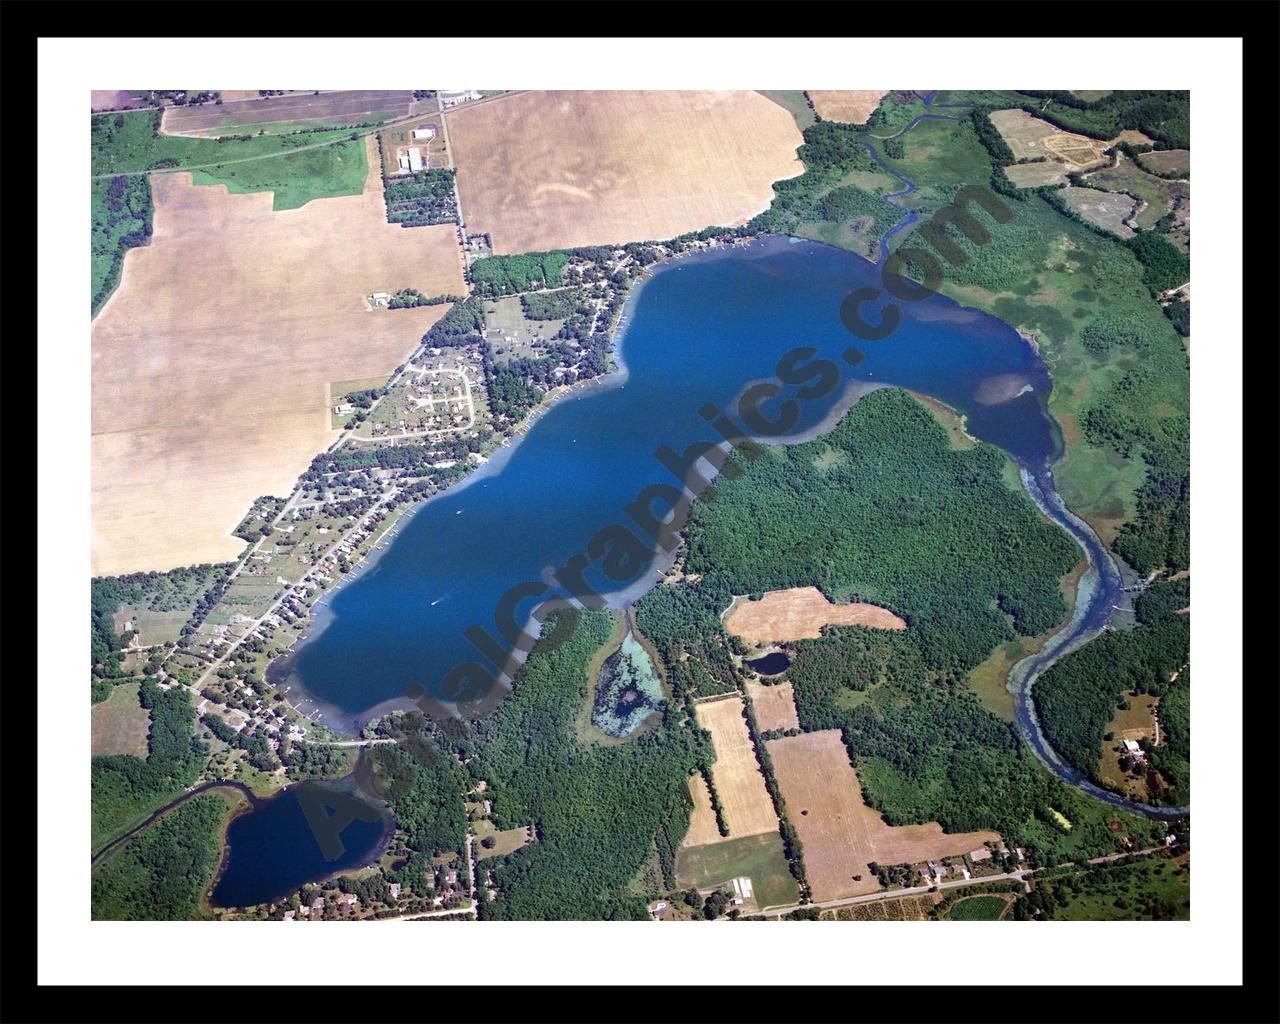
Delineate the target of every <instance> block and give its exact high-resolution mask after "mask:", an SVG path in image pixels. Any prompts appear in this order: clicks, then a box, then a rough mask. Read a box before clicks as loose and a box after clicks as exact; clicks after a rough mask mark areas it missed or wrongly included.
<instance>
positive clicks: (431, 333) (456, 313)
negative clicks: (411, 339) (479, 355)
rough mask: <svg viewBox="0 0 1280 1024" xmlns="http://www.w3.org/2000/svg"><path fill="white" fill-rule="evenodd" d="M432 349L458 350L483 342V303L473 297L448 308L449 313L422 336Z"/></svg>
mask: <svg viewBox="0 0 1280 1024" xmlns="http://www.w3.org/2000/svg"><path fill="white" fill-rule="evenodd" d="M422 341H423V343H424V344H425V345H428V346H430V347H432V348H460V347H461V346H463V345H479V344H481V343H482V342H483V341H484V303H483V302H481V301H480V300H479V299H478V298H476V297H475V296H474V295H473V296H471V297H469V298H467V299H466V300H464V301H462V302H459V303H457V304H456V305H454V306H450V307H449V312H447V313H446V314H445V315H444V316H442V317H441V318H440V319H439V320H437V321H436V322H435V323H434V324H432V325H431V329H430V330H428V331H427V333H426V334H424V335H423V336H422Z"/></svg>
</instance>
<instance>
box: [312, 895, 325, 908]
mask: <svg viewBox="0 0 1280 1024" xmlns="http://www.w3.org/2000/svg"><path fill="white" fill-rule="evenodd" d="M311 909H312V910H324V897H323V896H317V897H316V898H315V899H313V900H312V901H311Z"/></svg>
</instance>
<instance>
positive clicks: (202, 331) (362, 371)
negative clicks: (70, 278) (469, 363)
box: [92, 138, 465, 576]
mask: <svg viewBox="0 0 1280 1024" xmlns="http://www.w3.org/2000/svg"><path fill="white" fill-rule="evenodd" d="M365 146H366V154H367V156H368V157H369V163H368V167H369V171H368V174H367V176H366V180H365V186H364V190H363V192H362V193H360V194H358V195H353V196H341V197H337V198H330V199H318V200H314V201H312V202H310V203H307V204H306V205H305V206H302V207H300V208H298V209H295V210H283V211H276V210H273V209H272V202H273V197H272V194H271V193H270V192H259V193H249V194H244V195H230V194H229V193H228V192H227V189H226V188H225V186H220V185H218V186H195V185H193V184H192V183H191V175H190V174H188V173H173V174H161V175H154V176H152V179H151V187H152V194H153V197H154V201H155V221H154V223H155V231H154V234H153V236H152V239H151V243H150V245H147V246H145V247H142V248H137V249H131V250H129V252H128V254H127V256H126V257H125V260H124V269H123V273H122V277H121V283H120V287H119V288H118V289H117V290H116V292H115V293H114V294H113V295H112V297H111V298H110V299H109V300H108V301H107V303H106V305H105V306H103V308H102V311H101V312H100V313H99V314H98V316H97V318H96V319H95V320H94V322H93V335H92V345H93V409H92V430H93V441H92V444H93V456H92V457H93V486H92V506H93V560H92V572H93V574H94V575H95V576H98V575H115V574H119V573H126V572H134V571H146V570H152V569H154V570H158V571H163V570H167V569H172V568H174V567H175V566H180V565H193V564H198V563H201V562H225V561H228V560H230V559H233V558H235V557H236V556H237V555H238V554H239V553H240V551H241V549H242V548H243V547H244V542H243V541H242V540H240V539H238V538H236V537H233V536H232V535H231V531H232V530H233V529H234V528H235V526H236V525H237V524H238V523H239V522H240V520H241V518H242V517H243V516H244V514H245V511H246V509H248V507H249V505H250V504H251V503H252V502H253V500H254V499H255V498H257V497H259V496H260V495H263V494H280V495H285V494H288V493H290V491H292V489H293V486H294V483H295V482H296V480H297V476H298V474H299V473H300V472H302V470H303V469H305V468H306V466H307V464H308V463H309V462H310V460H311V458H312V457H313V456H314V455H316V454H317V453H318V452H320V451H322V450H323V449H324V448H326V447H327V446H328V445H329V444H330V443H331V442H332V441H333V440H334V438H335V437H336V436H337V434H336V432H335V431H333V430H332V429H331V428H330V425H329V423H330V421H329V404H330V400H329V384H330V382H331V381H335V380H347V379H352V378H356V377H382V378H384V379H385V377H386V376H387V375H389V374H390V372H391V371H392V370H393V369H394V368H395V366H396V364H397V363H399V362H400V361H401V360H403V359H404V358H405V357H406V356H407V355H408V354H409V353H410V352H412V351H413V349H414V348H415V346H416V345H417V343H418V341H419V339H420V338H421V337H422V335H423V333H424V332H425V331H426V330H427V328H428V327H430V326H431V324H433V323H434V322H435V321H436V320H438V319H439V318H440V317H442V316H443V315H444V314H445V313H446V312H447V311H448V309H449V306H448V305H447V304H441V305H435V306H423V307H418V308H413V309H398V310H373V311H370V310H369V308H368V306H367V303H366V298H367V296H369V295H370V294H372V293H373V292H377V291H385V292H395V291H397V290H399V289H401V288H416V289H418V291H420V292H422V293H423V294H424V295H440V294H445V293H451V294H455V295H457V294H462V293H463V292H464V291H465V285H464V283H463V280H462V264H461V258H460V255H459V251H458V247H457V242H456V236H455V231H454V228H453V226H452V225H447V224H446V225H439V226H435V227H427V228H422V229H419V230H415V231H405V230H403V229H401V228H399V227H398V226H396V225H394V224H388V223H387V221H386V216H385V212H384V210H385V207H384V205H383V199H382V182H381V178H380V176H379V175H378V173H377V167H376V159H377V154H376V151H372V150H373V146H374V143H373V140H372V138H368V139H366V140H365ZM371 151H372V152H371Z"/></svg>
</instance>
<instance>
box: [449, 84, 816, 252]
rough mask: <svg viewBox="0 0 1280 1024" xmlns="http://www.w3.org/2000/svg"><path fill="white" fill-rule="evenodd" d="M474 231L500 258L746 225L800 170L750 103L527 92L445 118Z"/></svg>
mask: <svg viewBox="0 0 1280 1024" xmlns="http://www.w3.org/2000/svg"><path fill="white" fill-rule="evenodd" d="M446 126H447V128H448V134H449V142H450V145H451V146H452V148H453V155H454V162H455V164H456V165H457V169H458V193H459V196H460V198H461V202H462V208H463V212H464V216H465V217H466V221H467V229H468V231H470V232H472V233H475V232H486V233H488V234H489V235H490V237H491V239H492V241H493V251H494V252H495V253H498V254H506V253H519V252H534V251H541V250H547V249H555V248H567V247H572V246H579V245H602V244H608V243H614V242H632V241H644V240H646V239H663V238H670V237H673V236H675V235H679V234H682V233H684V232H686V231H694V230H698V229H701V228H705V227H708V226H711V225H733V224H740V223H743V222H745V221H746V220H747V219H749V218H750V217H752V216H754V215H755V214H756V213H759V212H760V211H761V210H763V209H765V208H766V207H768V205H769V203H770V202H772V200H773V189H772V187H771V185H772V183H773V182H774V181H777V180H778V179H780V178H791V177H794V176H795V175H798V174H800V173H802V172H803V170H804V168H803V166H802V165H801V163H800V161H799V160H798V159H797V158H796V152H795V151H796V147H797V146H799V145H800V143H801V142H802V141H803V139H802V138H801V135H800V131H799V129H798V128H797V127H796V124H795V121H794V119H793V118H792V117H791V115H790V114H789V113H788V112H787V111H786V110H784V109H783V108H782V107H780V106H778V105H777V104H776V103H774V102H773V101H772V100H770V99H768V98H766V97H764V96H761V95H760V94H759V93H756V92H748V91H740V92H659V91H654V92H527V93H519V94H516V95H512V96H509V97H504V98H502V99H501V100H495V101H492V102H489V103H479V104H476V105H474V106H473V105H471V104H465V105H463V106H461V107H459V108H458V109H456V110H452V111H450V112H449V113H448V114H447V115H446Z"/></svg>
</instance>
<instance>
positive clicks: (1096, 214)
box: [1060, 185, 1138, 238]
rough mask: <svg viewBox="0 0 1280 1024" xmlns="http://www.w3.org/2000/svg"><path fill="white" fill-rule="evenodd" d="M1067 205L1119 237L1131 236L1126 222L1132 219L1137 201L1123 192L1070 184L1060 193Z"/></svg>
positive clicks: (1132, 232) (1132, 234) (1130, 229)
mask: <svg viewBox="0 0 1280 1024" xmlns="http://www.w3.org/2000/svg"><path fill="white" fill-rule="evenodd" d="M1060 194H1061V195H1062V198H1063V199H1065V200H1066V202H1067V205H1068V206H1070V207H1071V209H1073V210H1075V211H1076V213H1078V214H1080V216H1081V217H1083V218H1084V219H1085V220H1087V221H1089V222H1090V223H1091V224H1097V225H1098V227H1100V228H1105V229H1106V230H1108V231H1111V232H1114V233H1115V234H1117V235H1119V236H1120V237H1121V238H1132V237H1133V236H1134V234H1135V232H1134V230H1133V228H1131V227H1130V226H1129V224H1128V223H1127V222H1128V221H1129V220H1131V219H1132V217H1133V213H1134V210H1135V209H1136V208H1137V205H1138V201H1137V200H1136V199H1134V198H1133V196H1130V195H1126V194H1125V193H1123V192H1102V191H1100V190H1099V189H1096V188H1079V187H1077V186H1075V185H1070V186H1068V187H1067V188H1064V189H1063V190H1062V192H1061V193H1060Z"/></svg>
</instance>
